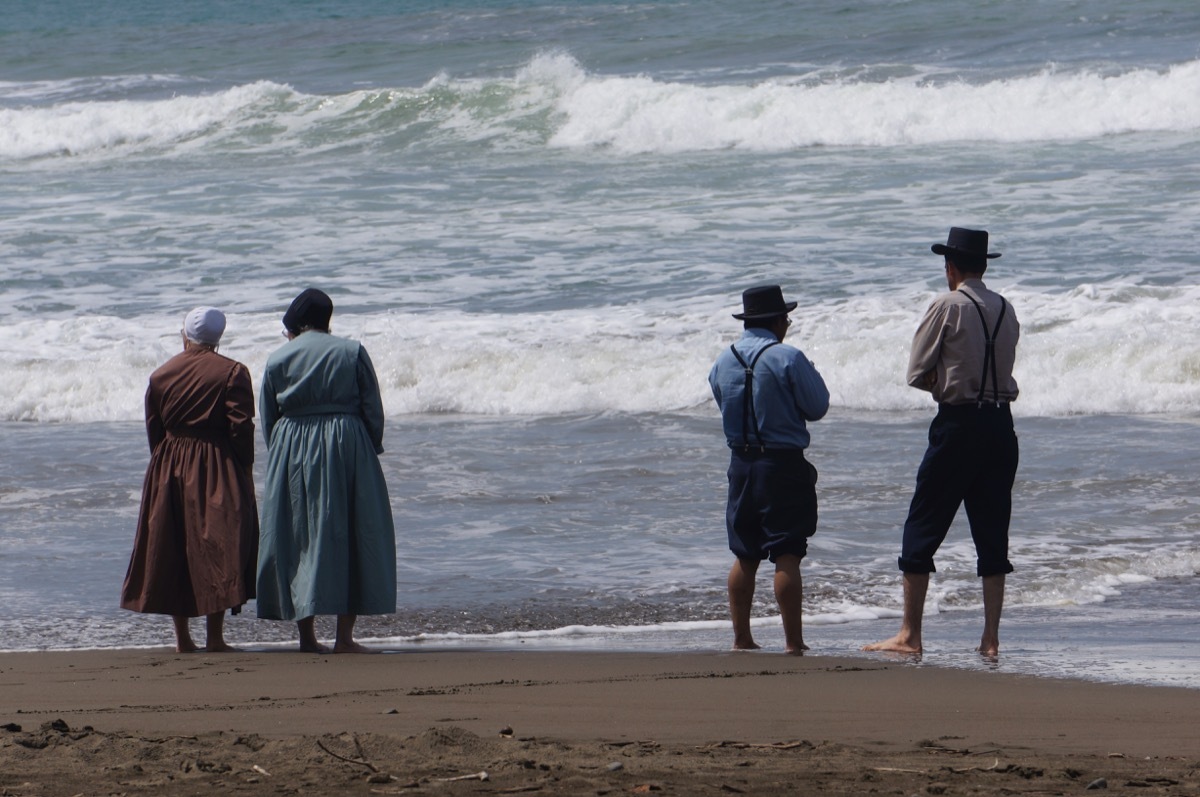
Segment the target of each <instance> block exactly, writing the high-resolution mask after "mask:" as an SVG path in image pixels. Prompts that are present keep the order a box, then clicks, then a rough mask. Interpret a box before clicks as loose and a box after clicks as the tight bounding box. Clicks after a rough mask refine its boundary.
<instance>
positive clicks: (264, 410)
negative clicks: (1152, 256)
mask: <svg viewBox="0 0 1200 797" xmlns="http://www.w3.org/2000/svg"><path fill="white" fill-rule="evenodd" d="M259 390H260V391H261V392H260V393H259V394H258V416H259V418H260V419H262V429H263V439H264V440H265V441H266V443H267V446H268V447H270V445H271V430H272V429H274V428H275V423H276V422H277V421H278V420H279V405H278V404H276V403H275V386H274V385H273V384H271V364H270V363H269V362H268V363H267V367H266V368H265V369H264V370H263V378H262V385H261V387H259Z"/></svg>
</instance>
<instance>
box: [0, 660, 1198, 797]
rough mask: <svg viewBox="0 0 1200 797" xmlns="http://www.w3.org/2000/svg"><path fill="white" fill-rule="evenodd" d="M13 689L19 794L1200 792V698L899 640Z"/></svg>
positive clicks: (2, 670)
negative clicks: (922, 656) (823, 651)
mask: <svg viewBox="0 0 1200 797" xmlns="http://www.w3.org/2000/svg"><path fill="white" fill-rule="evenodd" d="M0 695H2V700H0V723H3V728H2V729H0V795H26V794H28V795H60V794H61V795H75V794H130V795H134V794H153V793H161V792H162V791H163V790H164V789H167V788H170V789H171V790H172V793H180V794H196V795H217V794H226V793H230V792H236V793H247V794H249V793H268V792H269V793H278V794H334V793H336V794H362V795H368V794H460V793H461V794H466V793H471V794H479V793H492V794H516V793H544V794H622V793H659V794H681V795H684V794H686V795H692V794H738V793H744V794H776V793H793V794H834V795H840V794H846V795H849V794H869V793H878V794H903V795H910V794H968V793H969V794H1069V793H1076V792H1081V791H1085V790H1086V789H1087V787H1088V786H1089V785H1092V786H1093V787H1094V788H1097V789H1098V788H1099V783H1100V782H1101V781H1103V782H1104V783H1105V784H1106V786H1107V787H1108V789H1109V790H1118V791H1120V790H1125V791H1126V792H1127V793H1137V794H1142V795H1148V794H1180V795H1182V794H1197V793H1200V690H1191V689H1172V688H1162V687H1139V686H1114V685H1105V684H1094V683H1085V682H1076V681H1065V680H1052V679H1045V678H1032V677H1026V676H1015V675H1008V674H1005V673H1003V672H988V671H975V672H969V671H963V670H951V669H939V668H937V667H933V666H914V665H913V664H912V663H910V662H906V661H903V660H900V659H894V658H888V657H886V656H879V657H877V658H868V659H864V658H832V657H827V656H819V657H818V656H808V657H804V658H799V659H794V658H789V657H785V656H782V655H780V654H778V653H752V654H745V653H742V654H734V653H712V654H706V653H602V652H575V651H571V652H546V651H524V650H515V651H512V650H509V651H500V650H487V651H475V650H464V649H454V650H430V651H423V650H417V651H415V652H414V651H411V650H406V651H403V652H395V653H389V654H385V655H377V656H345V655H343V656H334V655H328V656H317V655H305V654H300V653H297V652H292V651H283V650H258V651H250V652H242V653H231V654H220V655H218V654H206V653H198V654H191V655H179V654H176V653H174V652H171V651H166V650H161V649H160V650H138V651H88V652H55V653H7V654H0ZM480 773H486V774H480ZM468 778H469V779H468Z"/></svg>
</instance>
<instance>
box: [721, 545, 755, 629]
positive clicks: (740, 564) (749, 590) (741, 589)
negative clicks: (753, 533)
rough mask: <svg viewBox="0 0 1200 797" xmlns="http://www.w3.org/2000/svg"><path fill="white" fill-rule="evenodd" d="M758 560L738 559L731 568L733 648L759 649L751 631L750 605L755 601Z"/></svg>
mask: <svg viewBox="0 0 1200 797" xmlns="http://www.w3.org/2000/svg"><path fill="white" fill-rule="evenodd" d="M756 573H758V562H757V561H755V560H753V559H736V560H734V562H733V567H731V568H730V569H729V581H728V586H729V614H730V616H731V617H732V618H733V649H734V650H758V645H757V644H756V643H755V642H754V635H753V634H752V633H751V632H750V607H751V606H752V605H753V603H754V576H755V574H756Z"/></svg>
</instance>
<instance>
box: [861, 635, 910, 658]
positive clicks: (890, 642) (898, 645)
mask: <svg viewBox="0 0 1200 797" xmlns="http://www.w3.org/2000/svg"><path fill="white" fill-rule="evenodd" d="M863 650H868V651H887V652H890V653H914V654H915V653H920V652H921V641H920V640H913V639H910V638H909V637H908V636H907V635H904V634H896V635H895V636H894V637H892V638H891V639H885V640H883V641H882V642H872V643H871V644H870V645H863Z"/></svg>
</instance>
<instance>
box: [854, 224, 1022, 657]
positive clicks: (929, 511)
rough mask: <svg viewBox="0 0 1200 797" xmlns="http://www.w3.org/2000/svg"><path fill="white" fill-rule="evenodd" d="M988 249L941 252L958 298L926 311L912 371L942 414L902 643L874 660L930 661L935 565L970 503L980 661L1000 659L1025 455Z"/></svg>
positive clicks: (906, 569) (919, 497) (1006, 328)
mask: <svg viewBox="0 0 1200 797" xmlns="http://www.w3.org/2000/svg"><path fill="white" fill-rule="evenodd" d="M987 248H988V234H987V232H986V231H984V230H968V229H963V228H961V227H951V228H950V235H949V237H948V238H947V241H946V243H945V244H934V245H933V247H932V249H933V252H934V253H935V254H939V255H943V256H945V259H946V284H947V286H948V287H949V288H950V291H949V293H944V294H942V295H940V296H938V297H937V298H936V299H935V300H934V302H933V304H931V305H930V307H929V309H928V310H927V311H926V313H925V317H924V319H922V321H921V325H920V326H919V327H918V328H917V333H916V335H915V336H914V338H913V344H912V352H911V354H910V356H909V362H908V384H909V385H911V386H912V387H915V388H918V389H920V390H927V391H929V392H930V393H932V394H933V398H934V400H936V401H937V402H938V414H937V416H936V417H935V418H934V419H933V423H932V424H930V427H929V448H928V449H927V450H926V451H925V458H924V459H923V460H922V462H921V467H920V469H919V470H918V471H917V486H916V491H915V492H914V494H913V498H912V504H911V505H910V507H909V510H908V519H907V520H906V521H905V523H904V539H903V543H902V545H901V553H900V559H899V564H900V570H901V571H902V572H903V573H904V617H903V619H902V620H901V624H900V631H899V633H897V634H896V635H895V636H894V637H892V638H891V639H887V640H884V641H883V642H876V643H875V644H872V645H867V646H866V647H865V648H864V650H889V651H900V652H904V653H920V652H921V650H922V646H921V621H922V618H923V615H924V609H925V593H926V591H927V590H928V588H929V574H930V573H932V572H934V570H935V568H934V566H933V555H934V553H936V552H937V549H938V547H939V546H940V545H941V543H942V541H943V540H944V539H945V538H946V533H947V532H948V531H949V530H950V524H951V523H952V522H953V521H954V516H955V515H956V514H957V513H958V508H959V506H961V505H962V504H964V503H965V504H966V507H967V520H968V522H969V523H970V526H971V537H972V539H973V540H974V542H975V552H976V555H977V557H978V559H977V565H976V572H977V573H978V575H979V576H981V577H982V579H983V613H984V627H983V635H982V637H981V638H980V642H979V652H980V653H982V654H984V655H987V656H995V655H996V653H997V652H998V651H999V649H1000V612H1001V609H1002V607H1003V604H1004V578H1005V575H1006V574H1008V573H1011V572H1012V570H1013V567H1012V564H1011V563H1010V562H1009V561H1008V524H1009V518H1010V516H1011V514H1012V485H1013V480H1014V478H1015V476H1016V472H1017V457H1018V452H1017V436H1016V433H1015V432H1014V431H1013V421H1012V413H1011V412H1010V411H1009V402H1011V401H1013V400H1015V399H1016V398H1017V383H1016V381H1015V380H1014V379H1013V376H1012V370H1013V362H1014V361H1015V360H1016V350H1017V338H1018V337H1019V336H1020V324H1018V323H1017V314H1016V312H1015V311H1014V310H1013V308H1012V305H1010V304H1009V303H1008V302H1007V301H1005V299H1004V297H1002V296H1001V295H1000V294H998V293H994V292H992V291H990V290H988V289H987V287H986V286H985V285H984V284H983V279H982V277H983V272H984V270H985V269H986V268H987V261H988V260H989V259H992V258H997V257H1000V254H999V253H998V252H993V253H991V254H989V253H988V251H987Z"/></svg>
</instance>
